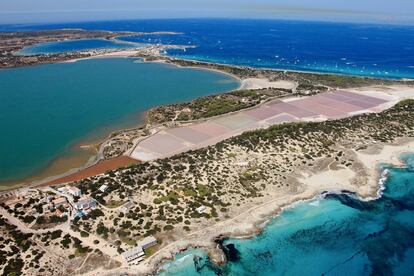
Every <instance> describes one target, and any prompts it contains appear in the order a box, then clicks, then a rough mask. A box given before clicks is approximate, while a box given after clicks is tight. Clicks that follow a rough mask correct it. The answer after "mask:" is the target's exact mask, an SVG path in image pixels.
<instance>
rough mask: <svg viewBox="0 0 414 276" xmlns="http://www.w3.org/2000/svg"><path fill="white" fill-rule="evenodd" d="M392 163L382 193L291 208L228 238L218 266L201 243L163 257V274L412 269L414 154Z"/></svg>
mask: <svg viewBox="0 0 414 276" xmlns="http://www.w3.org/2000/svg"><path fill="white" fill-rule="evenodd" d="M402 160H404V161H405V162H406V164H407V166H406V167H404V168H397V167H388V166H384V167H383V169H387V170H389V175H388V178H387V181H386V189H385V190H384V191H383V195H382V197H380V198H379V199H376V200H372V201H362V200H359V199H358V198H356V197H355V196H353V195H352V194H325V195H324V196H321V197H320V198H317V199H314V200H311V201H307V202H303V203H299V204H297V205H295V206H293V207H292V208H289V209H286V210H285V211H283V212H282V214H281V215H280V216H278V217H275V218H274V219H272V220H271V222H270V223H268V224H267V225H266V227H265V229H264V231H263V232H262V233H261V234H259V235H257V236H254V237H252V238H250V239H235V238H229V239H226V240H224V241H221V243H222V244H221V246H222V247H223V249H224V252H225V253H226V255H227V258H228V259H229V261H228V263H227V264H226V265H224V266H222V267H218V266H215V265H214V264H212V263H211V262H209V259H208V257H207V255H206V253H205V252H204V251H202V250H201V249H189V250H188V251H185V252H182V253H180V254H178V255H177V256H176V258H175V260H174V261H171V262H168V263H166V264H164V266H163V268H164V271H163V272H160V273H159V275H168V276H171V275H186V276H192V275H194V276H195V275H256V276H259V275H263V276H271V275H414V170H413V169H414V155H413V154H405V155H403V156H402Z"/></svg>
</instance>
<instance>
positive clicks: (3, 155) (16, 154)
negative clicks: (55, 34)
mask: <svg viewBox="0 0 414 276" xmlns="http://www.w3.org/2000/svg"><path fill="white" fill-rule="evenodd" d="M239 85H240V83H239V81H238V80H237V79H234V78H232V77H230V76H227V75H224V74H221V73H217V72H213V71H207V70H202V69H190V68H179V67H176V66H173V65H167V64H162V63H143V62H141V61H140V60H137V59H132V58H100V59H88V60H81V61H77V62H68V63H58V64H48V65H39V66H32V67H24V68H16V69H7V70H0V122H1V128H2V135H1V136H0V183H2V184H3V186H4V185H6V182H10V181H12V180H18V179H22V178H25V177H28V176H30V175H33V174H35V173H38V172H39V171H40V170H42V169H44V168H45V167H47V166H48V165H49V164H50V162H52V161H53V160H56V158H58V157H60V156H62V155H68V156H70V158H72V159H73V160H78V159H79V158H77V156H73V152H74V150H75V148H76V149H79V143H80V142H81V141H85V140H89V141H90V140H92V141H96V140H97V139H99V138H103V137H105V136H106V135H108V134H109V132H110V131H112V130H115V129H120V128H126V127H131V126H136V125H138V124H139V123H142V122H143V119H142V118H143V116H142V115H143V113H144V112H145V111H146V110H148V109H149V108H151V107H154V106H158V105H163V104H170V103H176V102H181V101H188V100H191V99H194V98H197V97H201V96H206V95H211V94H215V93H222V92H225V91H228V90H232V89H235V88H237V87H239ZM82 152H83V151H82ZM82 154H85V153H84V152H83V153H82ZM87 155H88V156H89V157H90V156H91V153H88V154H87ZM82 160H83V162H84V161H85V158H83V159H82ZM77 162H79V160H78V161H77ZM78 165H79V164H78ZM68 169H69V168H66V171H67V170H68Z"/></svg>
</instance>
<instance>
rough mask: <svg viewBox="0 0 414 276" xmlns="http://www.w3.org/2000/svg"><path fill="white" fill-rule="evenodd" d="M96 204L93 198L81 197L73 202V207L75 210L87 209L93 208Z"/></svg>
mask: <svg viewBox="0 0 414 276" xmlns="http://www.w3.org/2000/svg"><path fill="white" fill-rule="evenodd" d="M96 205H97V202H96V200H95V199H93V198H87V199H82V200H79V201H78V202H76V203H75V208H76V210H88V209H91V208H95V207H96Z"/></svg>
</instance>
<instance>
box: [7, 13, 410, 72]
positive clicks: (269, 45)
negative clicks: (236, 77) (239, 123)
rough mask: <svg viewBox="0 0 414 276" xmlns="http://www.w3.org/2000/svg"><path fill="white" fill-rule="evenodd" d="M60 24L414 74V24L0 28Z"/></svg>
mask: <svg viewBox="0 0 414 276" xmlns="http://www.w3.org/2000/svg"><path fill="white" fill-rule="evenodd" d="M56 28H84V29H89V30H93V29H99V30H112V31H146V32H151V31H174V32H182V33H184V34H182V35H149V36H137V37H124V38H122V40H124V41H130V42H143V43H164V44H179V45H188V46H195V48H189V49H187V50H186V51H182V50H171V51H169V52H168V54H169V55H171V56H176V57H181V58H187V59H194V60H200V61H211V62H218V63H225V64H235V65H246V66H252V67H267V68H274V69H286V70H303V71H313V72H328V73H340V74H350V75H359V76H373V77H383V78H414V27H413V26H394V25H372V24H349V23H321V22H304V21H277V20H219V19H185V20H184V19H183V20H178V19H177V20H134V21H115V22H90V23H71V24H54V25H3V26H0V31H7V30H39V29H56ZM56 47H58V48H59V47H60V46H59V45H57V46H56ZM84 48H85V49H88V48H93V45H89V44H88V43H85V44H84Z"/></svg>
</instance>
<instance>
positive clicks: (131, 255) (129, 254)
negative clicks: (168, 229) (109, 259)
mask: <svg viewBox="0 0 414 276" xmlns="http://www.w3.org/2000/svg"><path fill="white" fill-rule="evenodd" d="M156 244H157V239H156V238H154V237H153V236H148V237H146V238H144V239H143V240H141V241H140V242H139V243H138V245H137V246H135V247H134V248H132V249H130V250H128V251H125V252H124V253H122V257H123V258H124V260H125V261H126V262H128V263H130V264H131V263H133V262H134V263H139V262H141V261H142V260H143V259H144V257H145V250H146V249H147V248H149V247H151V246H154V245H156Z"/></svg>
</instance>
